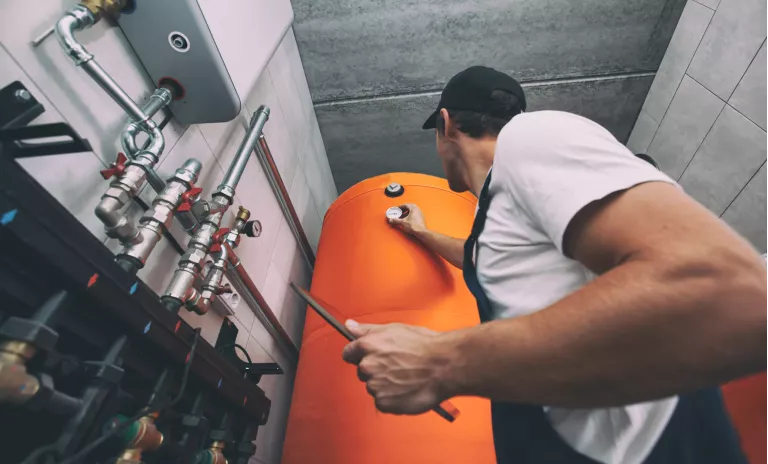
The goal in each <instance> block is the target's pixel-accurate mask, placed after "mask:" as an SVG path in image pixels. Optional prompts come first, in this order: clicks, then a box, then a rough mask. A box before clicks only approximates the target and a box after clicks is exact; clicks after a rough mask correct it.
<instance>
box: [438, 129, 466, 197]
mask: <svg viewBox="0 0 768 464" xmlns="http://www.w3.org/2000/svg"><path fill="white" fill-rule="evenodd" d="M435 144H436V147H437V156H439V157H440V161H441V162H442V163H443V171H445V177H446V179H448V186H449V187H450V188H451V190H453V191H454V192H466V191H467V190H469V186H468V185H467V182H466V180H465V175H464V174H465V173H464V164H463V163H462V162H461V157H460V156H459V153H460V149H461V147H459V144H458V143H457V142H456V141H453V140H449V139H447V138H446V137H445V135H440V132H439V131H437V130H435Z"/></svg>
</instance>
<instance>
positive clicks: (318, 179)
mask: <svg viewBox="0 0 768 464" xmlns="http://www.w3.org/2000/svg"><path fill="white" fill-rule="evenodd" d="M72 5H73V3H71V2H68V1H56V0H46V1H39V2H35V4H34V8H30V3H29V2H28V1H26V0H3V1H2V2H0V86H5V85H7V84H9V83H10V82H13V81H15V80H19V81H21V82H22V83H23V84H24V85H26V86H27V87H28V88H29V89H30V91H31V93H32V94H33V95H34V96H35V98H37V99H38V100H39V101H41V102H42V104H43V105H44V107H45V110H46V111H45V113H44V114H43V115H42V116H41V117H39V118H38V119H37V120H36V121H34V122H33V124H36V123H46V122H59V121H63V122H67V123H69V124H70V125H71V126H72V127H73V128H74V129H75V130H76V131H77V132H78V133H79V134H80V135H81V136H82V137H85V138H87V139H88V140H89V141H90V143H91V145H92V146H93V151H92V152H86V153H76V154H71V155H60V156H52V157H46V158H39V159H31V160H25V161H24V167H25V168H26V169H27V170H28V171H29V172H31V173H32V175H33V176H34V177H35V178H36V179H37V180H38V181H39V182H40V183H41V184H42V185H43V186H44V187H46V188H47V189H48V190H49V192H51V193H52V194H53V195H54V196H55V197H56V198H57V199H58V200H59V201H60V202H61V203H62V204H63V205H64V206H65V207H66V208H67V209H68V210H69V211H70V212H71V213H72V214H73V215H75V216H76V217H77V218H78V219H79V220H80V221H81V222H82V223H83V224H84V225H86V227H87V228H88V229H89V230H90V231H91V232H92V233H93V234H94V235H95V236H97V237H99V238H100V239H102V240H104V241H105V244H106V245H107V246H109V247H110V248H111V249H115V248H116V244H115V243H111V241H109V240H107V239H106V236H105V235H104V232H103V230H102V227H101V224H100V223H99V221H98V220H97V219H96V218H95V216H94V215H93V209H94V207H95V206H96V203H97V202H98V200H99V198H100V197H101V195H102V193H103V192H104V190H105V189H106V188H107V185H108V183H107V181H104V180H103V179H102V178H101V177H100V175H99V172H98V171H99V170H100V169H103V168H104V167H105V166H106V165H107V164H108V163H110V162H112V161H113V160H114V158H115V156H116V153H117V151H118V149H119V146H120V145H119V134H120V131H121V130H122V128H123V127H124V125H125V124H126V122H127V118H126V117H125V116H124V115H123V113H122V111H121V110H120V108H119V107H118V106H117V105H116V104H115V103H113V102H112V100H111V99H110V98H109V97H108V96H107V95H106V94H104V92H103V91H101V89H99V87H98V86H97V85H96V84H95V83H93V82H92V81H90V80H89V79H88V78H87V76H86V75H85V74H84V73H83V72H82V71H81V70H79V69H77V68H76V67H75V66H74V64H73V63H72V62H71V61H70V60H69V58H67V57H65V56H64V54H63V53H62V51H61V50H60V49H59V46H58V44H57V43H56V40H55V39H53V38H50V39H48V40H47V41H46V42H44V43H43V44H42V45H41V46H40V47H38V48H33V47H31V45H30V43H29V42H30V40H31V39H32V38H34V37H36V36H37V35H38V34H39V33H40V32H41V31H43V30H45V29H46V28H47V27H49V26H50V25H52V24H53V23H54V22H55V21H56V19H57V18H58V17H59V16H60V15H61V14H62V12H63V11H65V9H66V8H68V7H70V6H72ZM233 24H235V26H236V27H232V28H231V29H230V30H228V31H226V30H225V31H224V32H218V34H222V33H226V34H231V36H228V37H226V39H221V40H219V41H218V42H217V43H218V45H219V47H220V48H221V47H222V44H224V45H226V44H239V43H241V42H240V41H239V40H237V38H238V36H249V37H252V36H253V34H257V33H258V31H255V30H254V29H252V28H246V27H244V25H245V24H246V23H244V22H243V21H242V18H240V19H239V20H238V21H235V22H233ZM78 37H79V38H80V39H82V41H83V42H84V44H85V45H86V47H87V48H88V49H89V51H90V52H91V53H93V54H94V55H95V56H96V57H97V59H98V60H99V62H100V63H101V64H102V66H103V67H104V68H105V69H106V70H107V72H109V73H110V74H111V75H112V76H114V77H115V78H116V79H117V80H118V81H119V83H120V84H121V86H123V88H124V89H125V90H126V91H127V92H128V94H129V95H130V96H131V97H133V98H134V99H136V100H137V101H139V102H142V101H144V100H145V99H146V98H147V97H148V96H149V95H150V94H151V92H152V90H153V89H152V84H151V82H150V80H149V78H148V76H147V75H146V74H145V73H144V71H143V69H142V68H141V66H140V64H139V63H138V61H137V59H136V57H135V56H134V55H133V53H132V51H131V49H130V46H129V45H128V43H127V42H126V41H125V38H124V37H123V35H122V33H121V32H120V29H119V28H117V27H114V26H111V25H109V24H108V22H107V21H102V22H101V23H99V24H97V25H96V26H95V27H94V28H92V29H91V30H88V31H84V32H83V33H81V34H79V35H78ZM237 53H238V54H239V56H240V59H241V60H242V63H239V69H241V70H249V72H252V70H253V69H254V64H253V63H251V62H249V60H250V59H251V57H250V56H249V54H248V50H244V49H242V48H240V49H238V50H237ZM222 54H226V55H227V56H228V57H229V59H230V60H231V59H232V57H233V56H238V55H237V54H235V53H232V50H229V49H224V50H222ZM243 75H244V76H245V74H243ZM252 82H255V83H253V84H252V86H251V87H250V88H247V86H248V85H250V84H249V83H252ZM239 83H240V88H239V89H238V90H239V91H240V93H241V100H242V103H243V111H242V113H241V115H240V116H239V117H238V118H236V119H235V120H234V121H231V122H229V123H222V124H201V125H192V126H182V125H179V124H177V123H175V122H171V124H169V125H168V126H167V127H166V128H165V130H164V134H165V137H166V149H165V152H164V154H163V156H162V158H161V160H160V164H159V167H158V171H159V173H160V174H161V175H164V176H165V175H169V174H171V173H172V172H173V171H174V170H175V169H176V167H178V166H179V165H180V164H181V163H182V162H183V161H184V160H186V159H187V158H190V157H195V158H197V159H199V160H200V161H202V162H203V165H204V170H203V174H202V175H201V179H200V181H199V182H198V184H199V185H201V186H203V187H204V188H205V192H206V193H207V194H210V192H212V190H213V189H215V187H216V186H217V185H218V183H219V181H220V180H221V178H222V177H223V173H224V170H225V169H226V167H227V166H228V163H229V161H230V160H231V159H232V157H233V155H234V153H235V150H236V149H237V147H238V145H239V144H240V141H241V140H242V137H243V136H244V134H245V129H244V124H246V123H247V121H248V119H249V118H250V114H251V113H252V112H253V111H254V110H255V109H256V108H257V107H258V106H259V105H262V104H264V105H267V106H269V107H270V109H271V116H270V118H269V121H268V122H267V124H266V126H265V129H264V132H265V134H266V136H267V140H268V142H269V143H270V147H271V149H272V152H273V155H274V157H275V160H276V163H277V165H278V168H279V170H280V173H281V175H282V177H283V179H284V181H285V183H286V185H287V187H288V188H289V190H290V194H291V199H292V200H293V202H294V205H295V207H296V210H297V212H298V214H299V216H300V218H301V221H302V225H303V227H304V229H305V231H306V233H307V236H308V238H309V240H310V242H311V243H312V245H313V246H315V247H316V246H317V242H318V240H319V237H320V229H321V221H322V217H323V215H324V214H325V211H326V209H327V208H328V206H329V205H330V204H331V202H332V201H333V200H334V199H335V198H336V196H337V192H336V189H335V184H334V181H333V178H332V176H331V171H330V168H329V166H328V159H327V156H326V153H325V147H324V145H323V140H322V138H321V136H320V130H319V128H318V125H317V119H316V117H315V113H314V109H313V106H312V100H311V98H310V94H309V89H308V87H307V81H306V77H305V75H304V71H303V68H302V65H301V61H300V58H299V52H298V49H297V47H296V40H295V38H294V35H293V30H292V29H289V30H288V32H287V34H286V35H285V37H284V39H283V40H282V41H281V42H280V44H279V46H278V47H277V50H276V51H275V52H274V55H273V56H272V57H271V59H269V61H268V63H267V64H266V69H265V70H264V71H263V72H261V74H260V75H258V76H254V78H253V79H251V80H250V81H249V79H248V78H247V76H246V77H243V78H242V79H240V81H239ZM160 119H162V115H158V116H157V117H156V120H157V121H158V122H159V120H160ZM154 195H155V194H154V192H153V191H152V190H151V188H149V187H147V188H145V190H144V191H143V192H142V194H141V196H142V198H144V199H145V200H147V201H151V199H152V198H153V197H154ZM239 205H243V206H245V207H246V208H248V209H249V210H250V211H251V213H252V218H254V219H259V220H260V221H261V223H262V224H263V228H264V232H263V234H262V236H261V237H259V238H252V239H249V238H247V237H244V238H243V240H242V242H241V245H240V247H239V249H238V254H239V256H240V257H241V259H242V261H243V263H244V265H245V267H246V269H247V270H248V271H249V272H250V274H251V276H252V278H253V280H254V282H255V283H256V285H257V286H258V287H259V289H260V290H261V291H262V293H263V294H264V297H265V299H266V300H267V302H268V303H269V304H270V306H271V307H272V309H273V310H274V311H275V313H276V314H277V315H278V317H279V318H280V321H281V322H282V323H283V324H284V326H285V327H286V330H287V331H288V333H289V334H290V335H291V337H292V338H293V340H294V341H295V342H296V343H297V344H298V343H300V341H301V334H302V330H303V324H304V311H305V306H304V305H303V304H301V303H300V302H299V301H298V300H297V298H296V297H295V296H294V295H293V294H292V293H291V291H290V289H289V288H288V283H289V282H297V283H300V284H302V285H308V284H309V282H310V279H311V273H310V270H309V268H308V266H307V265H306V264H305V262H304V260H303V258H302V256H301V254H300V251H299V249H298V247H297V245H296V242H295V240H294V238H293V235H292V234H291V233H290V230H289V229H288V226H287V223H286V222H285V220H284V219H283V218H282V214H281V211H280V209H279V206H278V204H277V201H276V200H275V198H274V195H273V193H272V191H271V190H270V188H269V186H268V184H267V180H266V177H265V176H264V173H263V172H262V170H261V168H260V166H259V163H258V162H257V161H256V160H255V159H251V160H250V161H249V163H248V166H247V167H246V171H245V174H244V176H243V178H242V180H241V181H240V186H239V187H238V189H237V201H236V204H235V205H234V207H233V209H232V210H233V211H236V210H237V206H239ZM135 210H136V211H135V212H136V213H137V214H140V213H141V211H140V210H139V209H138V207H137V208H135ZM172 233H174V235H175V236H176V237H177V238H178V239H180V241H181V243H186V240H185V235H184V234H183V232H181V229H180V228H178V227H174V228H173V230H172ZM177 260H178V255H177V254H176V252H175V251H174V250H173V249H172V248H171V247H170V246H169V245H168V243H167V242H166V241H161V243H160V244H159V245H158V247H157V249H156V250H155V252H154V253H153V255H152V256H150V259H149V261H148V263H147V266H146V267H145V268H144V269H143V270H142V271H141V272H140V273H139V276H140V277H141V278H142V279H143V280H144V281H145V282H147V283H148V284H149V286H150V287H151V288H153V289H154V290H155V291H157V292H162V291H163V290H164V288H165V285H166V284H167V283H168V282H169V280H170V277H171V274H172V272H173V270H174V269H175V266H176V262H177ZM184 318H185V319H186V320H187V321H188V322H189V323H190V324H192V325H193V326H196V327H201V328H202V333H203V336H204V338H205V339H206V340H207V341H209V342H210V343H213V342H214V341H215V339H216V336H217V335H218V330H219V327H220V326H221V322H222V317H221V316H219V315H217V314H215V313H209V314H207V315H206V316H196V315H193V314H191V313H186V314H185V315H184ZM233 320H234V322H235V323H236V324H237V326H238V328H239V329H240V333H239V338H238V341H239V343H240V344H242V345H244V346H246V348H247V350H248V352H249V354H250V355H251V357H252V358H253V360H254V361H255V362H259V361H262V362H271V361H273V360H274V361H276V362H278V363H279V364H280V365H281V366H282V367H283V369H284V370H285V371H286V374H285V375H284V376H280V377H278V376H272V377H269V376H268V377H265V378H264V379H263V380H262V382H261V384H260V385H261V387H262V388H263V389H264V390H265V392H266V394H267V396H268V397H269V398H270V399H271V400H272V402H273V404H272V412H271V414H270V419H269V422H268V424H267V426H266V427H264V428H262V429H261V430H260V431H259V434H258V440H257V446H258V451H257V453H256V456H255V457H254V459H253V462H257V463H262V464H277V463H278V462H279V460H280V453H281V451H282V439H283V436H284V433H285V425H286V419H287V414H288V408H289V405H290V398H291V390H292V388H293V376H294V372H293V369H292V368H291V367H290V364H289V362H288V361H287V359H286V358H285V357H284V356H283V355H282V353H281V352H280V351H279V349H278V347H277V346H276V345H275V344H274V342H273V341H272V339H271V337H270V336H269V335H268V334H267V332H266V330H265V329H264V328H263V327H262V326H261V324H260V323H259V322H258V321H257V320H256V319H255V317H254V315H253V313H252V312H251V311H250V309H249V308H248V307H247V306H246V305H245V304H244V303H242V302H241V303H240V304H239V305H238V307H237V308H236V309H235V317H234V318H233Z"/></svg>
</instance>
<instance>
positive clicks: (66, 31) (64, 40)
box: [56, 5, 146, 121]
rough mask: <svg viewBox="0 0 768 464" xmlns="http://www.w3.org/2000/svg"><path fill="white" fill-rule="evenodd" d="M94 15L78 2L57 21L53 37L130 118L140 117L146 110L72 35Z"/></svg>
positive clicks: (143, 115)
mask: <svg viewBox="0 0 768 464" xmlns="http://www.w3.org/2000/svg"><path fill="white" fill-rule="evenodd" d="M96 21H97V18H96V17H95V16H94V15H93V13H91V12H90V10H88V8H86V7H84V6H82V5H78V6H76V7H74V8H72V9H71V10H69V11H68V12H67V13H66V14H65V15H64V16H62V17H61V18H60V19H59V21H58V22H57V23H56V38H57V39H58V41H59V44H60V45H61V48H63V49H64V52H65V53H66V54H67V55H68V56H69V57H70V58H72V61H74V62H75V65H77V66H80V67H81V68H83V70H84V71H85V72H86V73H88V75H89V76H91V78H92V79H93V80H94V81H96V83H97V84H99V86H101V88H102V89H104V90H105V91H106V92H107V93H108V94H109V96H110V97H112V100H114V101H115V103H117V104H118V105H120V107H121V108H122V109H123V110H124V111H125V112H126V113H128V115H129V116H130V117H131V119H133V120H135V121H142V120H144V119H146V114H144V112H143V111H141V108H139V105H137V104H136V102H134V101H133V100H132V99H131V97H129V96H128V94H127V93H125V91H124V90H123V89H122V88H121V87H120V86H119V85H118V84H117V82H115V80H114V79H112V78H111V77H110V76H109V74H107V72H106V71H104V68H102V67H101V66H100V65H99V63H97V62H96V60H95V59H94V58H93V55H91V54H90V53H88V50H86V49H85V47H84V46H83V45H82V44H81V43H80V42H78V41H77V39H75V31H80V30H83V29H86V28H88V27H91V26H93V25H94V24H96Z"/></svg>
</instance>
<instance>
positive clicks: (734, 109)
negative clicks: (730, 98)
mask: <svg viewBox="0 0 768 464" xmlns="http://www.w3.org/2000/svg"><path fill="white" fill-rule="evenodd" d="M725 105H726V106H728V107H730V108H731V109H732V110H733V111H735V112H737V113H739V114H740V115H742V116H743V117H744V118H745V119H746V120H747V121H749V122H751V123H752V124H754V126H755V127H757V128H758V129H760V130H761V131H763V132H765V129H763V128H762V127H760V125H758V124H757V123H756V122H755V121H753V120H751V119H750V118H749V116H747V115H746V114H744V113H742V112H741V111H739V110H737V109H736V108H735V107H734V106H733V105H731V104H730V103H726V104H725Z"/></svg>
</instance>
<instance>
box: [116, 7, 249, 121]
mask: <svg viewBox="0 0 768 464" xmlns="http://www.w3.org/2000/svg"><path fill="white" fill-rule="evenodd" d="M117 22H118V24H119V25H120V28H121V29H122V30H123V33H124V34H125V37H126V38H127V39H128V42H130V44H131V47H133V50H134V51H135V52H136V55H137V56H138V58H139V60H140V61H141V63H142V64H143V65H144V68H145V69H146V71H147V73H148V74H149V76H150V77H151V78H152V80H153V81H154V82H155V84H156V85H157V86H168V87H171V88H172V89H173V90H174V93H175V94H176V95H175V99H174V101H172V102H171V104H170V105H169V109H170V110H171V112H172V113H173V115H174V117H175V118H176V119H177V120H178V121H179V122H180V123H182V124H198V123H208V122H224V121H230V120H232V119H233V118H234V117H235V116H237V115H238V114H239V113H240V99H239V97H238V95H237V92H236V91H235V86H234V84H233V83H232V79H231V77H230V75H229V73H228V71H227V68H226V66H225V65H224V61H223V60H222V58H221V54H220V53H219V50H218V48H217V47H216V42H215V41H214V39H213V36H212V35H211V31H210V29H209V28H208V24H207V23H206V20H205V17H204V16H203V13H202V11H201V10H200V6H199V5H198V3H197V1H196V0H163V1H153V0H134V2H133V4H132V6H131V7H130V8H129V9H127V10H123V12H122V14H120V16H119V18H118V21H117Z"/></svg>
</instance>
